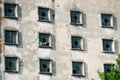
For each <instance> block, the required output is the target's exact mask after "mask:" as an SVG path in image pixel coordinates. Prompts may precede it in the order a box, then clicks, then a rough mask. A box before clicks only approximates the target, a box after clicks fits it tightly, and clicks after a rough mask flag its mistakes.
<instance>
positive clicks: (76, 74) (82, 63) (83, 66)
mask: <svg viewBox="0 0 120 80" xmlns="http://www.w3.org/2000/svg"><path fill="white" fill-rule="evenodd" d="M74 63H76V64H78V66H79V65H80V66H81V69H80V70H82V71H79V73H81V74H79V73H74V72H73V70H74V69H73V68H74ZM77 71H78V70H77ZM72 75H73V76H82V77H83V76H85V63H84V62H78V61H72Z"/></svg>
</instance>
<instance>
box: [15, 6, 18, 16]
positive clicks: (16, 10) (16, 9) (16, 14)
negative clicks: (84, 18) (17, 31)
mask: <svg viewBox="0 0 120 80" xmlns="http://www.w3.org/2000/svg"><path fill="white" fill-rule="evenodd" d="M15 17H17V18H18V5H16V7H15Z"/></svg>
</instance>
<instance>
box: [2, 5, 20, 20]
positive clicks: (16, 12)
mask: <svg viewBox="0 0 120 80" xmlns="http://www.w3.org/2000/svg"><path fill="white" fill-rule="evenodd" d="M5 5H9V6H15V11H14V14H15V15H14V16H8V15H5V13H6V12H5ZM4 17H5V18H14V19H17V18H18V4H11V3H5V4H4Z"/></svg>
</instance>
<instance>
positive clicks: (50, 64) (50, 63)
mask: <svg viewBox="0 0 120 80" xmlns="http://www.w3.org/2000/svg"><path fill="white" fill-rule="evenodd" d="M52 62H53V61H52V60H50V62H49V66H50V67H49V68H50V73H52V72H53V71H52V70H53V69H52Z"/></svg>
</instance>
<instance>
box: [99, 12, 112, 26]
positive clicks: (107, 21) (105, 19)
mask: <svg viewBox="0 0 120 80" xmlns="http://www.w3.org/2000/svg"><path fill="white" fill-rule="evenodd" d="M101 20H102V21H101V22H102V27H103V28H104V27H105V28H113V15H112V14H101Z"/></svg>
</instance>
